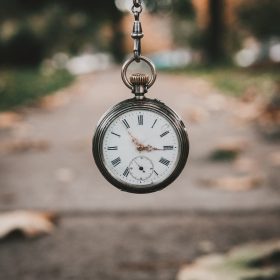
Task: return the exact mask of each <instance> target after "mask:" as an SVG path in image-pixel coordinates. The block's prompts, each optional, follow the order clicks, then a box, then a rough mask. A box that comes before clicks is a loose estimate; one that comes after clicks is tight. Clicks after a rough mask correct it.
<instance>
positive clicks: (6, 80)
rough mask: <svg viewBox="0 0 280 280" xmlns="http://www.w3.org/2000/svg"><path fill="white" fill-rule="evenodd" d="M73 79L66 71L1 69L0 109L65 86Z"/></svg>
mask: <svg viewBox="0 0 280 280" xmlns="http://www.w3.org/2000/svg"><path fill="white" fill-rule="evenodd" d="M72 80H73V76H72V75H70V74H69V73H68V72H67V71H64V70H59V71H55V72H53V73H51V74H48V75H46V74H42V73H40V71H38V70H30V69H22V70H16V71H12V70H6V71H4V70H2V71H1V72H0V110H7V109H10V108H13V107H16V106H19V105H23V104H28V103H31V102H34V100H36V99H38V98H39V97H42V96H44V95H47V94H50V93H51V92H53V91H55V90H58V89H59V88H61V87H65V86H66V85H68V84H69V83H70V82H71V81H72Z"/></svg>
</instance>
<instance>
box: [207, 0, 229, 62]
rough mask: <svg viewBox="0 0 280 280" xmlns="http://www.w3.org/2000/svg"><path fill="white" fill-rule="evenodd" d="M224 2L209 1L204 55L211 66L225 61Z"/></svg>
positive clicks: (221, 0)
mask: <svg viewBox="0 0 280 280" xmlns="http://www.w3.org/2000/svg"><path fill="white" fill-rule="evenodd" d="M224 4H225V3H224V0H209V1H208V5H209V6H208V10H209V25H208V29H207V35H206V38H207V40H206V54H207V59H208V62H209V63H211V64H218V63H222V62H224V61H225V60H226V52H225V48H224V31H225V24H224Z"/></svg>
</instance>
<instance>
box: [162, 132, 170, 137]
mask: <svg viewBox="0 0 280 280" xmlns="http://www.w3.org/2000/svg"><path fill="white" fill-rule="evenodd" d="M168 133H169V131H165V132H163V133H162V134H161V135H160V137H164V136H165V135H167V134H168Z"/></svg>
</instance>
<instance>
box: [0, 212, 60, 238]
mask: <svg viewBox="0 0 280 280" xmlns="http://www.w3.org/2000/svg"><path fill="white" fill-rule="evenodd" d="M56 219H57V216H56V214H54V213H49V212H34V211H15V212H10V213H4V214H0V239H3V238H5V237H7V236H8V235H9V234H11V233H12V232H14V231H20V232H21V233H22V234H23V235H24V236H26V237H37V236H40V235H42V234H50V233H51V232H52V231H53V230H54V228H55V221H56Z"/></svg>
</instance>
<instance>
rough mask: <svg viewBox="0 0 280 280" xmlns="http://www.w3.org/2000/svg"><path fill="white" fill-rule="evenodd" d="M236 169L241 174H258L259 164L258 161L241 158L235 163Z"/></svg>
mask: <svg viewBox="0 0 280 280" xmlns="http://www.w3.org/2000/svg"><path fill="white" fill-rule="evenodd" d="M234 168H235V169H236V170H238V171H240V172H257V170H258V169H259V164H258V162H257V160H256V159H252V158H248V157H240V158H237V159H236V160H235V161H234Z"/></svg>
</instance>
